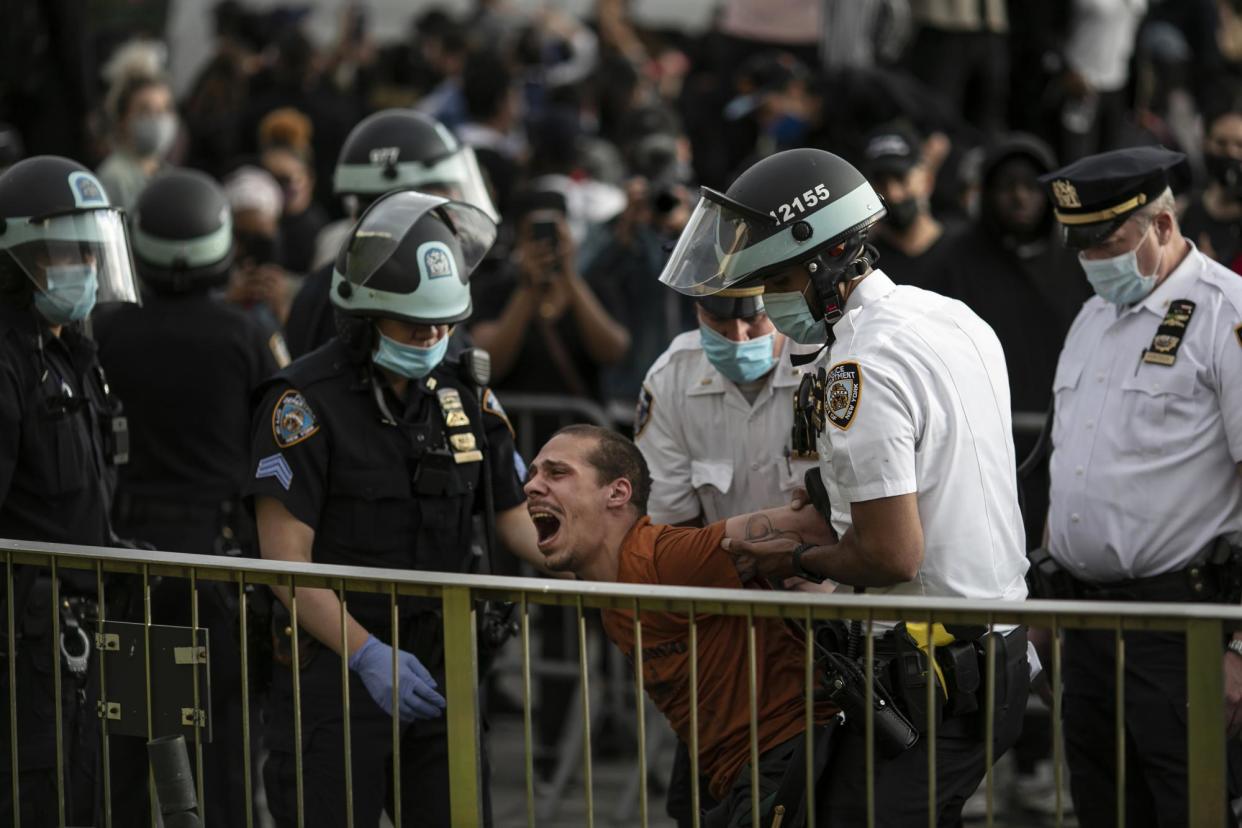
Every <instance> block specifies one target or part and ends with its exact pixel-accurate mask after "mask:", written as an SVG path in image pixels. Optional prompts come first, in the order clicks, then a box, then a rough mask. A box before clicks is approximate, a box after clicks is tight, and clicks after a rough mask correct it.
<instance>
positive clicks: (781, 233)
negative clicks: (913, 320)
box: [660, 148, 885, 322]
mask: <svg viewBox="0 0 1242 828" xmlns="http://www.w3.org/2000/svg"><path fill="white" fill-rule="evenodd" d="M884 214H885V207H884V202H883V200H882V199H881V198H880V196H879V194H878V193H876V191H875V189H874V188H872V186H871V184H870V183H868V182H867V180H866V179H865V178H864V177H863V175H862V173H860V172H859V171H858V170H857V169H855V168H854V166H853V165H851V164H850V163H849V162H847V161H845V160H844V159H842V158H840V157H838V156H836V155H833V154H832V153H830V152H825V151H823V150H818V149H809V148H803V149H792V150H786V151H784V152H778V153H776V154H775V155H771V156H768V157H767V158H764V159H763V160H761V161H759V162H757V163H756V164H754V165H753V166H752V167H750V169H748V170H746V172H744V173H742V174H741V175H740V176H739V177H738V178H737V180H736V181H734V182H733V184H732V186H730V187H729V189H728V190H727V191H726V192H724V193H719V192H717V191H715V190H712V189H710V188H708V187H703V188H702V197H701V198H700V199H699V203H698V206H696V207H695V209H694V212H693V214H691V216H690V220H689V221H688V222H687V223H686V227H685V229H684V230H683V231H682V233H681V237H680V238H679V239H678V241H677V245H676V247H674V249H673V253H672V256H671V257H670V259H669V261H668V263H667V264H666V265H665V266H664V271H663V273H661V274H660V281H661V282H663V283H664V284H666V285H668V286H669V287H671V288H673V289H674V290H677V291H678V292H680V293H684V294H686V295H687V296H692V297H699V296H703V295H710V294H716V293H719V292H720V291H721V290H724V289H726V288H737V287H743V286H746V285H753V284H754V283H756V282H759V281H761V280H763V279H764V278H766V277H768V276H770V275H773V274H775V273H778V272H780V271H782V270H785V269H786V268H788V267H790V266H792V265H802V266H805V267H806V270H807V272H808V274H809V275H810V279H811V285H812V288H813V290H814V294H815V295H814V297H813V298H811V297H808V304H809V305H810V310H811V312H812V314H813V315H814V317H815V319H827V320H828V321H829V322H832V321H835V319H836V318H839V317H840V314H841V302H840V298H839V296H838V293H837V289H836V288H837V285H838V284H840V283H841V282H843V281H848V280H850V279H853V278H856V277H857V276H860V275H862V274H863V273H865V272H866V271H867V268H869V267H870V266H871V265H872V264H873V263H874V261H875V259H876V258H877V256H876V254H875V252H874V249H873V248H870V246H869V245H867V244H866V235H867V231H868V229H869V228H870V227H871V226H872V225H873V224H875V223H876V222H877V221H879V220H880V219H881V218H883V216H884Z"/></svg>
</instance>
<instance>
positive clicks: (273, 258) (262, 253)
mask: <svg viewBox="0 0 1242 828" xmlns="http://www.w3.org/2000/svg"><path fill="white" fill-rule="evenodd" d="M233 238H234V239H235V240H236V242H237V256H236V259H237V261H239V262H244V261H246V260H247V259H249V260H250V261H253V262H254V263H255V264H261V265H263V264H274V265H279V264H280V263H281V249H280V238H279V237H276V236H265V235H263V234H262V233H248V232H246V231H243V230H237V231H235V232H234V233H233Z"/></svg>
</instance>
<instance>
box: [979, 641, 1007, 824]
mask: <svg viewBox="0 0 1242 828" xmlns="http://www.w3.org/2000/svg"><path fill="white" fill-rule="evenodd" d="M984 649H985V651H986V653H987V655H986V657H985V663H986V665H987V671H988V674H987V679H986V681H985V683H984V685H983V688H984V689H983V716H984V719H983V766H984V774H983V784H984V786H985V787H984V799H985V801H986V803H987V817H986V819H987V826H988V828H992V821H993V816H994V815H993V813H992V786H993V778H992V765H993V764H994V763H995V762H996V746H995V744H994V742H995V739H996V630H995V625H994V624H992V623H990V622H989V623H988V637H987V643H986V644H985V645H984ZM1001 669H1003V670H1005V671H1006V672H1005V687H1006V689H1008V687H1009V672H1008V670H1009V667H1008V653H1006V664H1005V666H1003V667H1002V668H1001Z"/></svg>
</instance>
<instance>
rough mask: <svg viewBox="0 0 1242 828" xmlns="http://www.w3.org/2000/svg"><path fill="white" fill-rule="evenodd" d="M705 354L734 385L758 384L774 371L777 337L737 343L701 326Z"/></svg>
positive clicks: (757, 338)
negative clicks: (738, 383)
mask: <svg viewBox="0 0 1242 828" xmlns="http://www.w3.org/2000/svg"><path fill="white" fill-rule="evenodd" d="M699 336H700V338H701V339H702V340H703V353H704V354H705V355H706V356H707V361H708V362H710V363H711V364H712V366H713V367H714V368H715V369H716V370H717V371H719V372H720V373H722V374H724V375H725V376H726V377H728V378H729V379H731V380H733V381H734V382H754V381H755V380H757V379H759V378H760V377H762V376H764V375H765V374H767V373H768V372H769V371H771V370H772V366H773V365H775V364H776V357H775V356H773V354H772V339H773V337H774V334H768V335H767V336H760V337H756V338H754V339H748V340H746V341H745V342H734V341H733V340H732V339H729V338H728V337H727V336H722V335H721V334H720V333H719V332H717V331H716V330H714V329H712V328H710V327H708V326H707V325H704V324H703V323H701V322H700V323H699Z"/></svg>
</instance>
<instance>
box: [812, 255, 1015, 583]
mask: <svg viewBox="0 0 1242 828" xmlns="http://www.w3.org/2000/svg"><path fill="white" fill-rule="evenodd" d="M833 331H834V332H835V334H836V337H837V339H836V342H835V343H834V344H833V346H832V353H831V362H832V367H831V368H830V369H829V374H828V388H827V391H826V393H825V415H826V422H825V424H824V431H823V433H822V434H821V435H820V438H819V456H820V463H821V464H822V469H823V478H824V484H825V486H826V488H827V490H828V495H829V497H830V498H831V500H832V523H833V528H834V529H835V530H836V531H837V533H838V535H844V534H845V531H846V530H847V529H849V527H850V504H851V503H856V502H863V501H868V500H876V499H878V498H882V497H893V496H896V495H904V494H911V493H916V494H917V495H918V510H919V517H920V519H921V521H922V524H923V564H922V566H921V567H920V568H919V573H918V576H917V577H916V578H914V580H912V581H910V582H908V583H901V584H895V585H893V586H890V587H886V588H879V589H868V590H867V591H868V593H878V594H892V595H932V596H950V597H952V596H957V597H962V598H976V599H1009V600H1021V599H1023V598H1025V597H1026V581H1025V579H1024V576H1025V574H1026V567H1027V562H1026V551H1025V549H1024V545H1025V538H1024V534H1023V531H1022V516H1021V513H1020V511H1019V509H1018V493H1017V468H1016V465H1015V460H1014V448H1013V434H1012V426H1011V424H1010V411H1009V380H1008V376H1007V374H1006V372H1005V356H1004V353H1003V352H1002V351H1001V346H1000V342H999V341H998V340H997V338H996V334H995V333H993V332H992V329H991V328H989V327H988V326H987V324H986V323H984V322H983V320H981V319H980V318H979V317H978V316H976V315H975V314H974V313H973V312H971V310H970V309H969V308H967V307H966V306H965V305H964V304H962V303H961V302H958V301H957V300H954V299H948V298H946V297H944V296H941V295H939V294H936V293H932V292H930V291H926V290H921V289H919V288H915V287H910V286H907V285H901V286H898V285H894V284H893V282H892V280H891V279H889V278H888V276H886V275H885V274H884V273H883V272H881V271H878V270H877V271H875V272H873V273H872V274H871V275H869V276H867V277H866V278H865V279H863V280H862V281H861V282H859V283H858V286H857V287H856V288H855V289H854V292H853V293H851V294H850V297H849V300H848V301H847V302H846V305H845V315H844V316H843V317H842V318H841V319H840V320H839V321H838V322H837V323H836V325H834V326H833Z"/></svg>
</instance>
